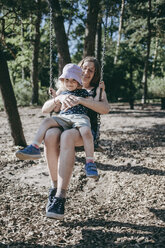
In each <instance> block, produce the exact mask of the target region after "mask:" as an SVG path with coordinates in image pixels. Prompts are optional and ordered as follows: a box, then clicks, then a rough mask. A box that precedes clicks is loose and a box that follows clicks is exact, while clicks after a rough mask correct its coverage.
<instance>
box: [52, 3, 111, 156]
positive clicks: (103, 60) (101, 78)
mask: <svg viewBox="0 0 165 248" xmlns="http://www.w3.org/2000/svg"><path fill="white" fill-rule="evenodd" d="M107 2H108V1H107ZM108 9H109V8H108V6H107V8H106V15H105V24H104V22H103V25H104V42H103V49H102V59H101V77H100V81H103V72H104V64H105V48H106V39H107V22H108V12H109V11H108ZM52 26H53V20H52V7H51V5H50V25H49V38H50V43H49V57H50V60H49V67H50V72H49V84H50V88H52V87H53V69H52V68H53V66H52V50H53V49H52V46H53V41H52V39H53V35H52V34H53V27H52ZM101 99H102V88H100V94H99V101H101ZM51 115H52V112H51V113H50V116H51ZM97 120H98V126H97V134H96V139H95V142H94V147H95V151H98V152H103V151H104V150H103V148H102V147H101V146H100V145H99V138H100V125H101V119H100V114H99V115H98V118H97ZM76 150H77V148H76ZM79 150H82V149H81V148H80V149H78V151H79Z"/></svg>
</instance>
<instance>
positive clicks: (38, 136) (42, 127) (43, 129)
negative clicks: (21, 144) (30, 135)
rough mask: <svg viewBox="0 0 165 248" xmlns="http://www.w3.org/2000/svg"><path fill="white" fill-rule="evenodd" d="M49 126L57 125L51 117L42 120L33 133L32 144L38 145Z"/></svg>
mask: <svg viewBox="0 0 165 248" xmlns="http://www.w3.org/2000/svg"><path fill="white" fill-rule="evenodd" d="M51 127H59V124H58V123H57V122H56V121H55V120H54V119H53V118H51V117H50V118H46V119H45V120H43V122H42V123H41V125H40V126H39V129H38V131H37V133H36V135H35V138H34V140H33V142H32V144H33V145H37V146H38V147H39V146H40V144H41V142H42V141H43V139H44V137H45V133H46V131H47V130H48V129H49V128H51Z"/></svg>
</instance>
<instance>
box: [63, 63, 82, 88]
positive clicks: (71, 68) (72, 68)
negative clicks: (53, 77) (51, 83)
mask: <svg viewBox="0 0 165 248" xmlns="http://www.w3.org/2000/svg"><path fill="white" fill-rule="evenodd" d="M81 77H82V69H81V68H80V67H79V66H78V65H75V64H71V63H70V64H67V65H65V66H64V68H63V71H62V75H61V76H60V77H59V79H65V78H68V79H70V78H73V79H74V80H76V81H77V82H78V83H79V84H80V85H82V81H81Z"/></svg>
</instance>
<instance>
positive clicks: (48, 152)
mask: <svg viewBox="0 0 165 248" xmlns="http://www.w3.org/2000/svg"><path fill="white" fill-rule="evenodd" d="M60 136H61V130H60V129H59V128H51V129H48V130H47V132H46V134H45V138H44V154H45V158H46V162H47V166H48V170H49V175H50V178H51V180H52V182H57V170H58V158H59V153H60V148H59V145H60Z"/></svg>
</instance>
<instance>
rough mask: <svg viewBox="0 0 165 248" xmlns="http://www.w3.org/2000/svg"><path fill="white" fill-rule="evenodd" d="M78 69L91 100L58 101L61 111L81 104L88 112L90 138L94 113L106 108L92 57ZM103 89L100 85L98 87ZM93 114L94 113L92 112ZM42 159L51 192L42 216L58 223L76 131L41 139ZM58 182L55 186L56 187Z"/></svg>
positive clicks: (78, 140) (55, 130) (52, 133)
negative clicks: (44, 213)
mask: <svg viewBox="0 0 165 248" xmlns="http://www.w3.org/2000/svg"><path fill="white" fill-rule="evenodd" d="M79 66H80V67H81V68H82V71H83V78H82V82H83V87H84V89H86V90H87V91H88V92H89V93H90V95H91V96H93V97H94V99H93V100H91V99H85V98H81V97H75V96H68V97H66V98H65V99H64V98H63V99H61V103H62V105H63V106H64V107H66V108H69V107H71V106H74V105H77V104H81V105H83V106H85V107H87V108H89V109H90V111H89V115H88V116H89V117H90V120H91V126H92V132H93V135H94V138H96V134H97V113H99V114H107V113H108V112H109V104H108V101H107V97H106V93H105V91H104V90H103V92H102V99H101V101H99V91H100V88H99V87H98V86H99V80H100V66H99V63H98V61H97V60H96V59H95V58H94V57H86V58H85V59H83V60H82V61H81V62H80V63H79ZM100 87H103V88H104V83H103V82H102V83H101V84H100ZM52 104H53V101H49V102H48V104H47V105H45V109H43V111H44V112H49V111H50V110H52ZM95 111H96V112H97V113H96V112H95ZM44 141H45V157H46V161H47V165H48V169H49V174H50V178H51V181H52V188H51V189H50V194H49V200H48V204H47V208H46V216H47V217H50V218H57V219H62V218H63V216H64V206H65V201H66V199H65V198H66V192H67V188H68V185H69V182H70V178H71V175H72V171H73V166H74V161H75V147H77V146H83V142H82V137H81V136H80V133H79V131H78V130H76V129H73V128H72V129H69V130H66V131H64V132H62V131H61V130H60V129H59V128H52V129H49V130H48V131H47V132H46V135H45V139H44ZM57 181H58V185H57Z"/></svg>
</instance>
